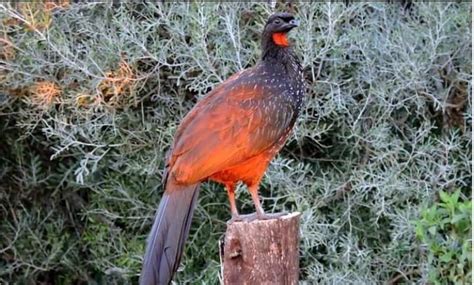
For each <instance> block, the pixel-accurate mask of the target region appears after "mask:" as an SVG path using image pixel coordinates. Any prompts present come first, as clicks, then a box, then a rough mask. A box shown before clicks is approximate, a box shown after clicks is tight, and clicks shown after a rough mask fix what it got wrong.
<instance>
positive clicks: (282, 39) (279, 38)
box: [272, 33, 288, 47]
mask: <svg viewBox="0 0 474 285" xmlns="http://www.w3.org/2000/svg"><path fill="white" fill-rule="evenodd" d="M272 39H273V42H274V43H275V44H276V45H279V46H283V47H287V46H288V38H287V37H286V33H274V34H273V35H272Z"/></svg>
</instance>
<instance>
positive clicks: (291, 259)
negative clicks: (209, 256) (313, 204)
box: [221, 212, 301, 285]
mask: <svg viewBox="0 0 474 285" xmlns="http://www.w3.org/2000/svg"><path fill="white" fill-rule="evenodd" d="M300 215H301V214H300V213H298V212H295V213H291V214H288V215H285V216H282V217H280V218H278V219H272V220H255V221H252V222H234V223H232V224H230V225H228V226H227V230H226V233H225V237H224V244H223V245H222V244H221V260H222V262H223V268H222V271H223V272H222V276H223V281H224V285H233V284H239V285H240V284H249V285H250V284H297V283H298V274H299V251H298V244H299V220H300Z"/></svg>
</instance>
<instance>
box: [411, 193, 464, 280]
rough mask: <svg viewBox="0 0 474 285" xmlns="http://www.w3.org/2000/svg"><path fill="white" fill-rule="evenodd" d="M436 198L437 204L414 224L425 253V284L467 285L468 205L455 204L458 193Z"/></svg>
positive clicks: (445, 194)
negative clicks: (426, 255) (426, 265)
mask: <svg viewBox="0 0 474 285" xmlns="http://www.w3.org/2000/svg"><path fill="white" fill-rule="evenodd" d="M439 194H440V198H441V201H440V202H438V203H437V204H435V205H432V206H431V207H427V208H425V209H423V211H422V212H421V217H422V218H421V220H419V221H417V222H416V235H417V237H418V238H419V239H420V240H421V241H422V242H423V244H424V245H425V246H426V250H427V252H428V263H429V265H430V267H429V273H428V277H429V281H430V282H432V283H433V284H447V283H450V282H451V283H453V284H468V283H469V282H470V280H471V278H472V267H471V266H472V258H471V253H472V247H471V242H472V239H471V238H470V237H471V212H472V211H471V210H472V202H471V201H467V200H466V199H463V200H464V201H459V198H460V197H459V196H460V195H461V192H460V191H459V190H457V191H456V192H454V193H452V194H448V193H446V192H443V191H440V192H439Z"/></svg>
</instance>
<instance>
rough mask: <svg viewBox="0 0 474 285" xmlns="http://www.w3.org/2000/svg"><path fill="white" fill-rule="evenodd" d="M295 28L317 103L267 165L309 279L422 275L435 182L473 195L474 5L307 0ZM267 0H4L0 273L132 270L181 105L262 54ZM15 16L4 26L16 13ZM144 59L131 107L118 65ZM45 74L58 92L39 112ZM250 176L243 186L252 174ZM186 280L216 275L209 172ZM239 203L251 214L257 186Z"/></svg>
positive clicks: (115, 274) (215, 199)
mask: <svg viewBox="0 0 474 285" xmlns="http://www.w3.org/2000/svg"><path fill="white" fill-rule="evenodd" d="M296 11H297V17H299V18H300V19H301V26H300V27H299V28H298V29H297V30H295V31H294V32H292V38H293V39H294V41H295V43H296V44H295V49H296V51H297V53H298V54H299V56H300V58H301V61H302V64H303V66H304V68H305V75H306V79H307V84H308V94H307V100H306V107H305V109H304V111H303V114H302V116H301V117H300V119H299V121H298V124H297V126H296V128H295V132H294V135H292V136H291V138H290V139H289V142H288V143H287V145H286V147H285V148H284V149H283V151H282V153H281V154H280V155H279V156H278V157H277V158H276V159H275V160H274V161H273V162H272V164H271V166H270V168H269V170H268V171H267V173H266V176H265V179H264V182H263V185H262V190H261V192H262V196H263V198H264V206H265V208H266V209H267V210H269V211H273V210H274V211H277V210H286V211H294V210H297V211H301V212H302V213H303V216H302V222H301V279H302V281H308V282H310V283H316V282H317V283H322V284H380V283H384V282H387V281H389V280H411V281H412V282H415V283H420V284H423V283H425V282H426V280H427V278H428V272H429V271H430V263H429V262H428V261H427V258H426V256H427V254H426V252H425V251H424V247H423V246H422V245H421V244H420V243H419V242H418V241H417V240H416V237H415V228H414V224H413V221H414V220H418V219H419V217H420V211H421V209H422V208H423V207H425V206H427V205H430V204H431V203H432V201H434V199H435V198H436V196H437V193H438V192H439V191H440V190H443V191H448V192H449V191H452V190H453V189H458V188H459V189H462V190H463V191H462V193H463V194H462V195H466V196H470V191H471V190H470V183H471V180H472V173H471V155H472V153H471V122H472V121H471V113H470V106H471V87H472V86H471V62H472V58H471V30H470V19H471V9H470V6H469V4H468V3H458V4H455V3H419V4H413V5H412V6H411V7H410V8H409V9H403V8H402V7H401V6H400V5H389V4H384V3H377V2H372V3H365V4H364V3H354V4H349V5H344V4H335V3H314V4H309V3H299V4H296ZM271 12H272V10H271V8H270V6H268V5H267V4H265V3H258V4H242V3H225V4H219V5H216V4H214V3H204V4H196V3H194V4H186V3H179V4H165V5H163V4H131V3H122V4H97V3H83V4H72V5H71V6H69V7H67V8H65V9H58V10H54V11H53V18H52V22H51V25H50V27H49V29H39V28H38V29H34V28H33V29H27V28H26V24H27V23H26V22H27V21H28V18H27V17H25V15H24V14H22V13H21V12H19V10H18V9H15V7H12V6H9V5H8V4H1V5H0V17H1V18H2V21H3V24H2V27H1V28H2V33H3V35H4V36H8V41H9V42H10V43H11V44H12V45H13V47H14V49H15V52H16V54H15V57H14V58H6V57H4V58H1V57H0V63H1V65H0V71H1V72H2V73H0V87H1V89H0V91H1V94H0V120H1V121H0V122H1V124H0V128H1V129H0V130H1V132H2V136H1V137H0V143H1V146H0V152H1V157H0V163H1V168H0V179H1V181H2V183H1V185H0V199H1V201H2V204H1V206H0V216H1V217H2V219H1V222H0V256H1V261H0V264H1V265H2V266H1V267H0V280H1V281H4V282H20V281H22V280H23V281H27V280H53V281H54V282H57V283H58V282H59V283H61V282H63V283H70V282H73V281H78V280H82V281H91V280H96V281H98V282H108V283H120V284H124V283H125V284H126V283H134V282H136V280H137V276H138V273H139V269H140V265H141V258H142V254H143V250H144V243H145V239H146V235H147V233H148V230H149V227H150V224H151V222H152V219H153V215H154V211H155V208H156V205H157V204H158V202H159V199H160V195H161V192H162V188H161V185H160V181H161V173H162V172H161V171H162V168H163V160H164V155H165V152H166V150H167V149H168V147H169V145H170V143H171V141H172V136H173V133H174V131H175V129H176V127H177V125H178V123H179V121H180V118H182V117H183V116H184V114H185V113H186V112H187V111H188V110H189V109H190V108H191V107H192V106H193V104H194V103H195V102H196V100H199V99H200V98H202V96H204V95H205V94H206V93H207V92H208V91H209V90H211V89H212V88H213V87H215V86H216V85H217V84H219V83H220V82H222V81H224V80H225V79H226V78H228V77H229V76H230V75H231V74H233V73H234V72H236V71H238V70H241V69H243V68H246V67H249V66H251V65H253V64H254V63H255V62H256V61H257V60H258V57H259V44H260V43H259V39H260V38H259V37H260V32H261V30H262V27H263V23H264V22H265V19H266V18H267V17H268V15H269V14H270V13H271ZM12 18H13V19H15V20H16V21H17V22H18V24H16V25H6V24H5V21H6V20H8V19H12ZM123 60H125V61H126V62H127V63H128V64H129V65H130V68H131V70H132V71H133V76H132V80H131V83H130V89H127V90H128V91H127V92H123V93H120V94H119V95H120V96H121V98H120V104H118V105H113V106H110V105H108V104H107V102H105V101H100V102H99V103H97V104H91V105H90V106H82V105H81V104H78V100H77V99H78V97H80V96H83V94H86V95H87V96H88V98H92V100H95V99H97V98H102V97H101V91H100V90H101V83H102V82H104V80H106V79H107V76H108V75H107V72H109V71H111V70H116V69H118V68H119V64H120V62H121V61H123ZM38 81H48V82H54V83H55V84H57V85H58V86H59V87H60V88H61V97H60V98H58V102H59V103H56V104H55V105H53V106H51V107H50V108H47V109H45V108H39V107H38V106H37V104H35V103H34V101H32V100H31V99H30V98H29V97H28V96H29V95H28V92H26V95H23V96H15V95H12V94H10V93H12V90H23V89H28V88H29V87H30V86H31V85H32V84H34V83H35V82H38ZM241 189H243V188H242V187H241ZM201 193H202V194H201V197H200V204H199V206H198V208H197V210H196V214H195V219H194V223H193V228H192V230H191V235H190V237H189V240H188V244H187V248H186V251H185V256H184V257H183V262H182V264H183V265H182V270H180V272H179V273H178V274H177V280H178V282H179V283H184V282H191V281H192V282H193V283H194V282H197V283H201V282H203V283H208V284H215V283H218V280H219V257H218V239H219V238H220V236H221V235H222V233H223V232H224V230H225V220H227V219H228V218H229V212H228V205H227V201H226V195H225V192H224V191H223V190H222V188H221V187H220V186H218V185H214V184H212V185H211V184H205V185H204V186H203V191H202V192H201ZM237 196H238V199H239V204H240V207H241V208H242V210H243V211H244V212H245V211H252V210H253V207H252V205H251V203H250V200H249V198H248V195H247V194H246V192H245V190H239V192H238V194H237Z"/></svg>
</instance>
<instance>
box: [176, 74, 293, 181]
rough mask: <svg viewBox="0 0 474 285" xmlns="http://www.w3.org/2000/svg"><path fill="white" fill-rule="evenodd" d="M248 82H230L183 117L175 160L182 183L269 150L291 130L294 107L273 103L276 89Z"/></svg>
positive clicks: (203, 176) (205, 176)
mask: <svg viewBox="0 0 474 285" xmlns="http://www.w3.org/2000/svg"><path fill="white" fill-rule="evenodd" d="M250 76H252V74H248V78H250ZM246 77H247V76H246ZM248 78H247V79H248ZM245 81H247V80H244V82H242V84H239V83H240V82H239V83H237V84H236V85H233V86H232V87H235V88H233V89H231V88H228V87H230V86H229V85H228V84H229V83H228V82H224V83H223V86H222V85H221V86H220V87H219V88H216V91H214V92H212V94H209V95H208V96H207V97H206V98H204V99H203V100H202V101H201V102H199V103H198V104H197V105H196V106H195V107H194V108H193V110H191V112H190V113H189V114H188V115H187V116H186V117H185V118H184V119H183V122H182V123H181V125H180V127H179V128H178V132H177V134H176V136H175V143H174V146H173V150H172V152H171V156H170V160H169V165H170V174H172V175H173V176H174V177H175V179H176V180H177V181H178V182H180V183H190V184H192V183H196V182H198V181H201V180H202V179H205V178H207V177H209V176H211V175H212V174H214V173H216V172H218V171H222V170H224V169H227V168H229V167H232V166H234V165H236V164H239V163H241V162H242V161H245V160H247V159H249V158H251V157H253V156H255V155H257V154H260V153H262V152H264V151H266V150H268V148H270V147H272V146H273V145H274V144H275V143H277V142H278V140H279V139H280V138H281V137H282V136H283V135H284V134H286V132H287V130H288V127H289V125H290V122H291V120H290V119H291V116H292V114H293V112H292V111H293V110H292V109H291V108H290V106H289V105H288V106H287V105H286V104H276V103H274V104H271V105H269V103H268V102H269V101H268V99H269V97H271V96H272V95H273V94H271V93H270V92H265V91H263V90H261V89H260V88H256V89H254V88H253V86H251V87H249V86H247V84H245ZM270 106H271V107H272V108H270ZM273 107H275V108H276V107H279V109H278V110H277V109H274V108H273Z"/></svg>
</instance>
